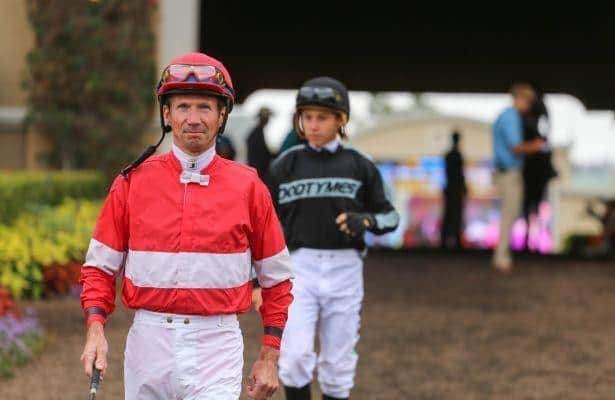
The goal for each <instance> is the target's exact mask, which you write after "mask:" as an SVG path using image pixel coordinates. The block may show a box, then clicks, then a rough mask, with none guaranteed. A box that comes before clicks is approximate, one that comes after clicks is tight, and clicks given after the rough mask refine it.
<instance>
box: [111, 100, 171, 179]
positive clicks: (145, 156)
mask: <svg viewBox="0 0 615 400" xmlns="http://www.w3.org/2000/svg"><path fill="white" fill-rule="evenodd" d="M160 127H161V128H162V134H161V135H160V140H158V143H156V144H155V145H151V146H148V147H147V149H145V151H144V152H143V153H141V155H140V156H139V157H137V159H136V160H134V161H133V162H131V163H130V164H128V165H127V166H126V167H124V168H123V169H122V170H121V171H120V174H122V176H123V177H124V179H128V174H129V173H130V171H132V170H133V169H135V168H137V167H138V166H139V165H140V164H141V163H142V162H143V161H145V160H147V159H148V158H149V157H150V156H151V155H152V154H154V153H155V152H156V150H158V146H160V144H161V143H162V141H163V140H164V135H165V133H167V132H169V131H170V130H171V127H170V126H169V125H167V124H165V122H164V117H163V116H162V104H161V105H160Z"/></svg>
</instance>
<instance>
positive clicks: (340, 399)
mask: <svg viewBox="0 0 615 400" xmlns="http://www.w3.org/2000/svg"><path fill="white" fill-rule="evenodd" d="M322 400H348V397H331V396H327V395H326V394H323V395H322Z"/></svg>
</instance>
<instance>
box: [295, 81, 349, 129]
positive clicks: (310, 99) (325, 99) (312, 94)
mask: <svg viewBox="0 0 615 400" xmlns="http://www.w3.org/2000/svg"><path fill="white" fill-rule="evenodd" d="M307 106H317V107H324V108H331V109H333V110H337V111H341V112H342V113H344V114H346V119H348V118H349V117H350V102H349V101H348V89H346V86H344V84H343V83H342V82H340V81H338V80H337V79H333V78H329V77H327V76H322V77H318V78H313V79H310V80H309V81H307V82H305V83H304V84H303V85H301V88H300V89H299V92H298V93H297V102H296V108H297V110H299V109H301V108H303V107H307Z"/></svg>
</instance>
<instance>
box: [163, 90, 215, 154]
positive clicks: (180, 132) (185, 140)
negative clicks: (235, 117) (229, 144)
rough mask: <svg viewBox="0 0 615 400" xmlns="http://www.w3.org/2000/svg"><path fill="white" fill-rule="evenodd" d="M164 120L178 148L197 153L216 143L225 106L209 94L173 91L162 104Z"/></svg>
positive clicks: (189, 152)
mask: <svg viewBox="0 0 615 400" xmlns="http://www.w3.org/2000/svg"><path fill="white" fill-rule="evenodd" d="M162 111H163V115H164V119H165V122H166V123H167V124H168V125H170V126H171V129H172V130H173V143H175V145H176V146H177V147H179V148H180V149H181V150H182V151H184V152H186V153H188V154H191V155H199V154H201V153H203V152H204V151H206V150H207V149H209V148H210V147H212V146H214V145H215V144H216V135H217V133H218V130H219V129H220V127H221V126H222V123H223V122H224V115H225V113H226V109H225V108H224V107H223V108H222V109H219V108H218V99H216V98H215V97H212V96H199V95H183V94H178V95H173V96H171V98H170V99H169V102H168V104H167V105H165V106H164V107H163V110H162Z"/></svg>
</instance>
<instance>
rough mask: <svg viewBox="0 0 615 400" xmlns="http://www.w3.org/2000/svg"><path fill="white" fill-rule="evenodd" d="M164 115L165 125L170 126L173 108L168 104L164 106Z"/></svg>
mask: <svg viewBox="0 0 615 400" xmlns="http://www.w3.org/2000/svg"><path fill="white" fill-rule="evenodd" d="M162 117H163V119H164V125H165V126H169V125H170V123H169V120H170V119H171V108H170V107H169V105H168V104H164V105H163V106H162Z"/></svg>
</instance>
